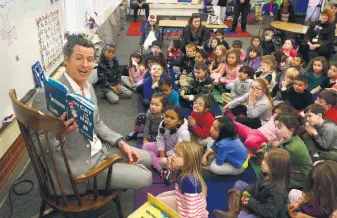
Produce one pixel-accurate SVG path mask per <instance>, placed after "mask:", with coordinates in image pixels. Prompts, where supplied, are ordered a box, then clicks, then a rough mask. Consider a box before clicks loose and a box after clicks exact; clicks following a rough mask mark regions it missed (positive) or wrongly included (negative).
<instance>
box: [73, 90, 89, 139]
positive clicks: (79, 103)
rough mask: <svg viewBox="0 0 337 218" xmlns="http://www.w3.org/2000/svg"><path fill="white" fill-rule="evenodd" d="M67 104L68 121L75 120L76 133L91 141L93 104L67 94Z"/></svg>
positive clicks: (83, 98) (77, 96)
mask: <svg viewBox="0 0 337 218" xmlns="http://www.w3.org/2000/svg"><path fill="white" fill-rule="evenodd" d="M67 103H68V107H67V111H68V113H67V115H68V119H70V118H71V117H73V118H75V120H76V124H77V125H78V131H79V132H80V133H82V134H83V135H84V136H85V137H87V138H88V139H89V140H90V141H93V140H94V112H95V104H93V103H92V102H91V101H90V100H89V99H87V98H85V97H83V96H81V95H78V94H68V95H67Z"/></svg>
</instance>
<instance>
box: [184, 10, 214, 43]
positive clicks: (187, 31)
mask: <svg viewBox="0 0 337 218" xmlns="http://www.w3.org/2000/svg"><path fill="white" fill-rule="evenodd" d="M208 39H209V32H208V30H207V29H206V27H205V26H204V25H202V24H201V21H200V15H199V14H198V13H193V14H192V16H191V17H190V19H189V21H188V25H187V26H186V27H185V28H184V41H185V45H187V44H189V43H194V44H196V45H197V47H198V49H203V48H204V46H205V43H206V42H207V40H208ZM183 47H185V46H183Z"/></svg>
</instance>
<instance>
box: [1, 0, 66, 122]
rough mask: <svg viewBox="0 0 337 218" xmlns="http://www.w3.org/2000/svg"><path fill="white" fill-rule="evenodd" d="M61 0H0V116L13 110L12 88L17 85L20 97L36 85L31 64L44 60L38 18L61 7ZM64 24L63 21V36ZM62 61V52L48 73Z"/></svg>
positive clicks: (16, 88) (15, 87)
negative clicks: (10, 93)
mask: <svg viewBox="0 0 337 218" xmlns="http://www.w3.org/2000/svg"><path fill="white" fill-rule="evenodd" d="M61 1H62V0H59V1H55V0H54V1H53V0H0V31H1V37H0V51H1V52H0V66H1V70H0V116H1V117H0V119H3V117H5V116H7V115H9V114H10V113H12V111H13V110H12V106H11V102H10V98H9V96H8V91H9V90H10V89H12V88H14V89H15V90H16V93H17V95H18V98H19V99H21V98H22V97H23V96H24V95H25V94H27V92H28V91H29V90H30V89H32V88H34V87H35V83H34V78H33V74H32V70H31V66H32V65H33V64H34V63H35V62H36V61H41V53H40V46H39V43H38V31H37V30H38V29H37V24H36V20H35V19H36V18H37V17H39V16H42V15H44V14H46V13H50V12H51V11H54V10H57V9H61V8H60V6H59V4H61ZM61 11H62V10H60V15H59V16H60V17H61V16H62V14H61ZM61 22H62V19H61ZM63 26H64V25H63V24H62V23H61V24H60V27H61V33H62V36H63V35H64V34H63V33H64V27H63ZM62 61H63V55H61V57H60V59H59V60H58V61H56V62H55V63H54V64H53V65H52V66H51V67H50V68H49V69H48V70H47V71H46V75H49V74H50V73H52V72H53V71H54V70H55V69H56V68H57V67H58V66H59V64H60V63H61V62H62Z"/></svg>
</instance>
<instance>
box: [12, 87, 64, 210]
mask: <svg viewBox="0 0 337 218" xmlns="http://www.w3.org/2000/svg"><path fill="white" fill-rule="evenodd" d="M9 96H10V98H11V101H12V106H13V110H14V114H15V116H16V118H17V122H18V124H19V127H20V131H21V134H22V135H23V137H24V140H25V143H26V147H27V151H28V154H29V157H30V159H31V163H32V165H33V167H34V171H35V173H36V177H37V179H38V183H39V189H40V194H41V197H42V198H43V199H44V200H46V201H48V199H50V197H56V196H57V192H56V190H61V193H62V199H63V202H64V204H65V205H67V200H66V196H65V194H64V192H63V185H62V183H61V180H60V179H59V175H58V173H57V169H56V165H55V161H54V157H53V153H54V152H52V148H51V144H50V137H48V133H52V134H54V135H55V136H60V138H59V139H60V141H61V149H63V145H64V142H63V139H62V138H61V134H62V133H63V132H64V130H65V126H64V124H63V122H62V121H60V120H59V119H56V118H54V117H51V116H49V115H47V114H44V113H42V112H40V111H38V110H36V109H34V108H31V107H29V106H27V105H25V104H23V103H21V102H20V101H18V99H17V96H16V92H15V90H14V89H11V90H10V91H9ZM49 135H50V134H49ZM41 136H42V137H41ZM43 136H44V137H43ZM40 137H41V138H42V139H43V138H44V139H45V141H42V142H41V140H40ZM48 150H49V152H48ZM64 156H65V153H64ZM47 158H49V160H50V161H49V162H51V163H52V164H51V165H52V166H49V165H48V164H47ZM50 167H52V168H53V170H51V169H50ZM52 174H54V175H53V176H54V177H55V178H57V182H55V181H54V180H53V179H52ZM55 200H56V204H57V205H59V204H60V200H59V197H56V199H55Z"/></svg>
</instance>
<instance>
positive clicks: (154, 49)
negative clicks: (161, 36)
mask: <svg viewBox="0 0 337 218" xmlns="http://www.w3.org/2000/svg"><path fill="white" fill-rule="evenodd" d="M162 49H163V42H162V41H159V40H156V41H153V42H152V45H151V53H149V54H147V55H145V57H144V60H146V59H147V57H148V56H150V55H154V56H156V57H158V64H160V65H161V66H162V67H163V70H164V71H165V72H168V69H167V61H166V57H165V55H164V54H163V53H162Z"/></svg>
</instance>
